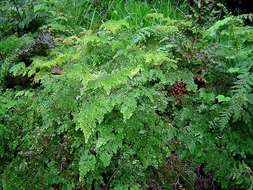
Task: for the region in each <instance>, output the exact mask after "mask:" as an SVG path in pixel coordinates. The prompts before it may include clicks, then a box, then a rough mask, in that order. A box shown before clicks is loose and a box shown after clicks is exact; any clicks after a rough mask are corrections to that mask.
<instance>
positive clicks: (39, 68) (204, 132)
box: [0, 0, 253, 190]
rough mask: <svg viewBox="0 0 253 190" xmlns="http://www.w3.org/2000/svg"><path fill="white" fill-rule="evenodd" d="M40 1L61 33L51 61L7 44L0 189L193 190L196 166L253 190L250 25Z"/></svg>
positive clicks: (1, 75) (121, 5)
mask: <svg viewBox="0 0 253 190" xmlns="http://www.w3.org/2000/svg"><path fill="white" fill-rule="evenodd" d="M10 2H12V1H10ZM13 2H14V1H13ZM15 2H16V1H15ZM36 2H37V1H36ZM38 2H39V1H38ZM41 2H43V3H41V4H36V3H35V1H34V2H33V3H35V4H33V3H32V2H31V3H32V4H33V8H34V9H35V10H46V12H48V20H47V21H45V25H44V26H43V27H44V28H48V29H49V30H52V31H54V32H55V33H56V38H55V43H56V47H55V48H54V49H52V50H50V52H49V54H47V55H46V56H42V55H40V56H38V55H37V56H32V57H31V58H30V59H31V62H30V63H29V64H27V63H24V62H18V61H16V60H17V59H16V52H17V50H18V49H20V48H22V47H23V46H25V45H26V44H29V43H31V36H30V35H24V36H22V37H19V38H18V37H16V36H9V37H6V38H4V39H3V40H1V45H0V48H1V68H0V69H1V70H0V81H1V83H0V104H1V106H0V159H1V163H0V181H1V182H0V189H3V190H14V189H24V190H26V189H35V190H37V189H38V190H39V189H52V190H53V189H66V190H71V189H73V190H74V189H115V190H119V189H133V190H135V189H136V190H137V189H148V188H152V187H154V186H152V184H150V181H152V182H154V180H157V182H159V183H162V184H159V185H158V186H157V187H160V188H162V189H172V188H185V189H194V188H195V187H194V182H193V181H194V180H196V179H197V178H198V176H194V174H193V173H194V172H193V168H194V167H196V166H198V165H200V164H205V165H206V167H205V170H206V172H211V173H212V174H213V175H214V179H211V182H210V183H212V184H214V181H213V180H215V182H217V183H218V184H219V185H220V186H221V187H222V188H223V189H231V188H241V189H252V184H253V175H252V167H253V162H252V158H253V150H252V146H253V144H252V135H253V131H252V126H253V119H252V118H253V115H252V113H253V93H252V92H253V89H252V88H253V72H252V71H253V65H252V64H253V63H252V60H251V59H252V56H253V47H252V46H253V40H252V39H253V38H252V37H253V28H252V27H251V26H244V22H243V16H239V17H234V16H231V17H227V18H225V19H223V20H219V21H217V22H215V23H214V24H213V25H212V26H211V27H209V28H207V29H206V28H201V27H199V26H194V25H193V24H192V23H193V21H191V20H185V19H181V20H180V19H174V18H175V17H177V18H181V16H179V15H181V13H175V12H174V11H175V10H173V9H172V8H168V9H169V10H170V11H169V12H167V13H165V12H166V11H167V9H165V8H164V7H165V5H168V7H172V5H174V3H175V2H172V1H159V2H156V3H154V2H153V3H152V2H150V3H148V2H147V1H145V2H143V1H127V2H125V1H117V2H116V1H88V0H87V1H75V0H74V1H70V0H63V1H51V0H47V1H46V0H43V1H41ZM201 2H202V1H201ZM26 3H27V4H26ZM26 3H25V4H24V7H23V6H22V7H20V10H21V9H22V11H23V10H24V12H26V8H25V6H26V5H28V4H29V2H28V1H27V2H26ZM12 6H15V5H14V4H8V6H7V8H10V7H12ZM37 6H38V7H37ZM183 6H184V5H182V7H180V6H178V7H177V10H178V9H180V10H182V9H183ZM66 7H68V8H69V9H66ZM4 8H6V7H4ZM181 8H182V9H181ZM35 12H36V11H35ZM163 13H164V14H163ZM32 18H33V17H32ZM108 18H113V19H112V20H107V19H108ZM29 22H30V21H29V19H28V21H27V23H26V24H25V25H24V26H27V25H29V24H28V23H29ZM100 23H101V24H100ZM14 25H15V24H14ZM18 27H20V26H18ZM84 28H86V29H84ZM94 28H96V30H95V31H92V30H88V29H94ZM4 30H6V29H4ZM57 33H58V34H57ZM59 33H61V35H59ZM63 34H67V36H64V35H63ZM24 79H29V80H28V81H26V82H28V83H32V84H36V85H32V84H30V85H23V84H22V80H24ZM12 80H16V81H19V82H20V81H21V83H18V85H15V84H16V83H14V82H13V81H12ZM7 82H13V85H9V86H8V85H5V83H7ZM17 86H19V87H17ZM175 158H176V159H175ZM168 160H169V162H167V161H168ZM173 160H174V161H173ZM175 160H176V161H175ZM164 170H165V171H164ZM155 173H157V176H158V177H157V176H156V177H154V179H152V180H150V177H152V176H153V175H155ZM159 176H162V177H160V178H159ZM157 178H158V179H157ZM188 178H189V179H188ZM173 180H176V181H173ZM152 182H151V183H152Z"/></svg>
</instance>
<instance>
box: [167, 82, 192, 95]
mask: <svg viewBox="0 0 253 190" xmlns="http://www.w3.org/2000/svg"><path fill="white" fill-rule="evenodd" d="M170 94H171V96H180V95H185V94H188V91H187V90H186V83H185V82H177V83H176V84H174V85H173V86H172V88H171V89H170Z"/></svg>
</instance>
